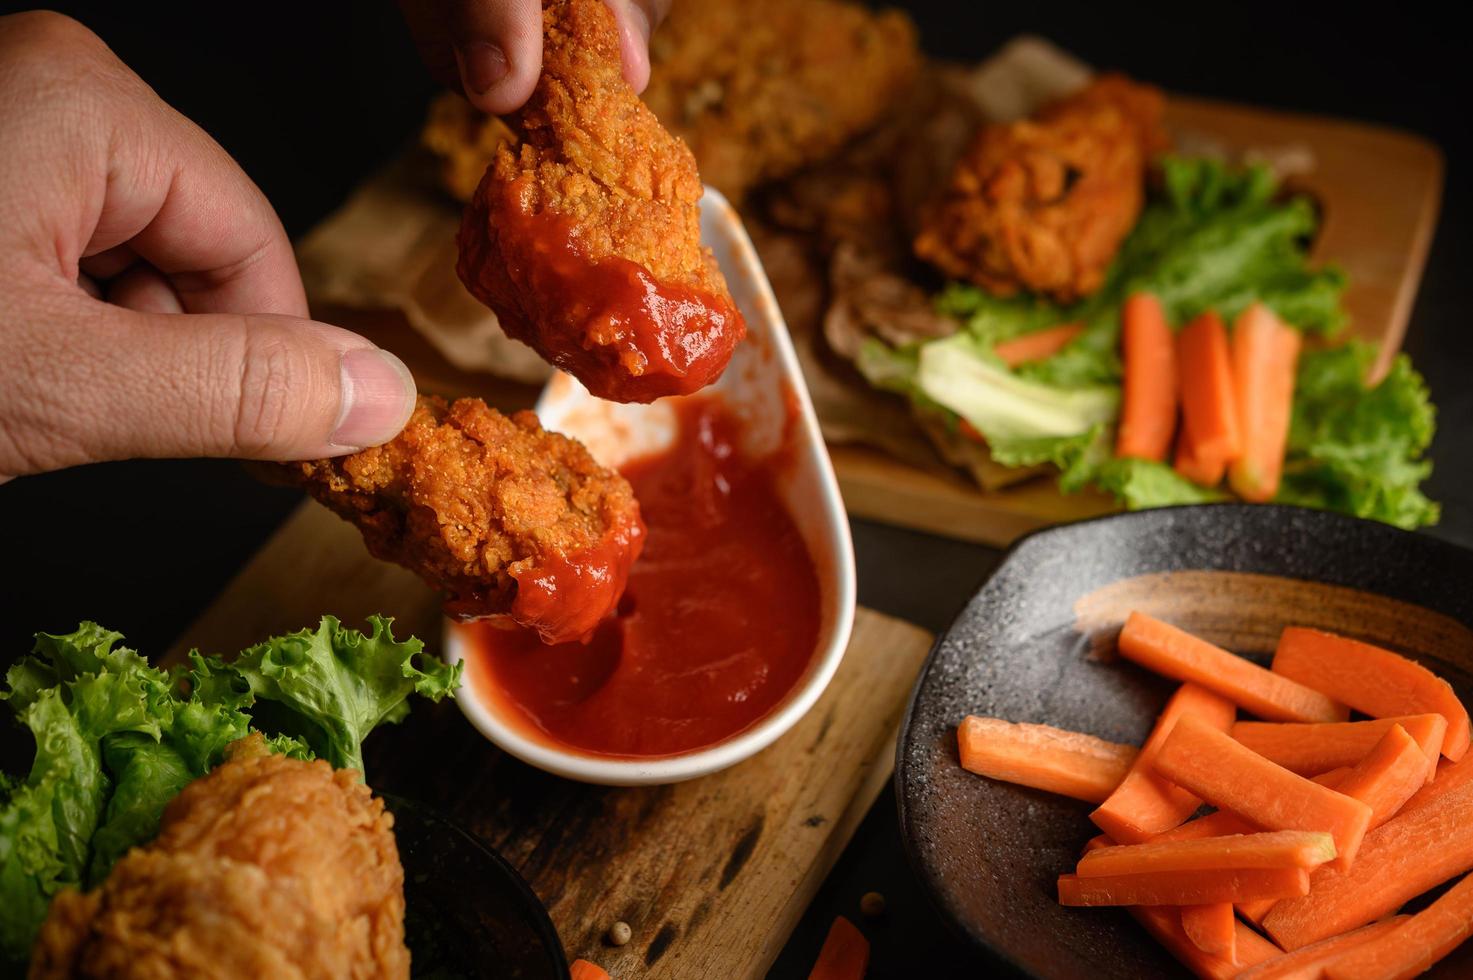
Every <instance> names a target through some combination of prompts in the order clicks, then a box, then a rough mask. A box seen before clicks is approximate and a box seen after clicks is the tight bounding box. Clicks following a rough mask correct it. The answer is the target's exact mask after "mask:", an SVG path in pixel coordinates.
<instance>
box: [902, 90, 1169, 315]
mask: <svg viewBox="0 0 1473 980" xmlns="http://www.w3.org/2000/svg"><path fill="white" fill-rule="evenodd" d="M1164 108H1165V100H1164V98H1163V97H1162V95H1161V92H1160V91H1159V90H1157V89H1154V88H1151V87H1149V86H1145V85H1139V84H1137V83H1135V82H1132V81H1130V80H1129V79H1126V78H1124V77H1122V76H1119V75H1104V76H1101V77H1100V78H1098V79H1096V80H1095V81H1094V82H1092V83H1090V84H1089V85H1088V86H1086V87H1085V88H1084V89H1083V90H1082V91H1080V92H1078V93H1076V94H1074V95H1071V96H1069V97H1068V98H1066V99H1062V100H1060V101H1058V102H1055V103H1054V104H1052V105H1049V106H1046V107H1044V108H1043V109H1042V110H1040V111H1039V112H1038V113H1037V114H1036V115H1035V116H1034V117H1033V118H1031V119H1025V120H1021V121H1019V122H1013V123H1005V124H999V125H991V126H985V127H983V129H982V130H981V132H979V133H978V135H977V137H976V139H975V140H974V141H973V143H972V145H971V147H970V148H969V149H968V150H967V152H966V153H965V155H963V157H962V159H961V160H960V161H959V162H958V163H957V165H956V169H955V170H954V171H953V172H952V176H951V180H950V182H949V183H948V185H947V187H946V189H945V191H944V192H943V193H942V195H941V197H940V199H939V200H938V201H937V202H936V204H935V206H934V207H933V208H932V209H931V211H930V213H929V214H928V215H927V217H926V219H925V222H924V224H923V227H922V228H921V231H920V233H919V234H918V235H917V236H916V238H915V253H916V255H917V256H919V257H920V258H922V259H924V260H926V261H928V262H930V263H931V264H933V265H934V266H936V268H938V269H940V270H941V271H942V272H944V273H945V274H946V275H948V276H952V277H955V278H959V279H967V280H970V281H971V282H974V283H976V284H977V285H979V286H981V287H982V288H983V289H986V290H987V291H988V292H991V293H994V294H996V295H999V296H1011V295H1013V294H1015V293H1017V292H1019V291H1027V292H1033V293H1039V294H1042V295H1046V296H1048V297H1050V298H1052V299H1054V300H1056V301H1058V302H1060V303H1070V302H1073V301H1075V300H1077V299H1079V298H1081V297H1083V296H1088V295H1089V294H1090V293H1092V292H1094V291H1095V290H1096V289H1098V288H1099V287H1100V286H1101V285H1102V284H1103V283H1104V280H1105V272H1106V271H1107V270H1108V268H1109V265H1110V262H1111V260H1113V259H1114V257H1115V253H1116V251H1117V250H1118V249H1119V247H1120V243H1121V242H1122V241H1124V239H1125V236H1126V235H1127V234H1129V232H1130V229H1131V228H1132V227H1133V226H1134V225H1135V222H1136V219H1137V218H1138V217H1140V213H1141V208H1142V207H1143V206H1144V203H1145V171H1146V164H1147V163H1148V161H1149V158H1150V156H1151V155H1152V154H1153V153H1155V152H1159V151H1160V150H1161V149H1164V148H1165V146H1166V145H1167V137H1166V132H1165V130H1164V128H1163V127H1162V123H1161V116H1162V112H1163V111H1164Z"/></svg>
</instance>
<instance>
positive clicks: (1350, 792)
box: [1322, 725, 1432, 827]
mask: <svg viewBox="0 0 1473 980" xmlns="http://www.w3.org/2000/svg"><path fill="white" fill-rule="evenodd" d="M1431 768H1432V764H1431V763H1430V762H1428V761H1427V754H1426V752H1425V751H1424V750H1423V748H1422V746H1420V745H1418V744H1417V742H1416V740H1415V739H1413V738H1412V737H1411V736H1410V735H1408V734H1407V731H1406V729H1405V728H1402V727H1401V726H1400V725H1393V726H1392V727H1391V730H1390V731H1388V732H1387V733H1386V734H1385V735H1384V736H1383V737H1382V738H1381V741H1379V742H1377V743H1376V747H1375V748H1373V749H1371V751H1370V752H1368V753H1367V754H1366V757H1365V758H1364V759H1362V760H1361V761H1360V762H1357V763H1356V764H1355V765H1354V766H1353V767H1352V768H1351V770H1350V772H1348V773H1346V774H1345V775H1344V776H1343V777H1340V778H1338V779H1336V780H1335V781H1334V782H1335V784H1336V785H1332V786H1330V788H1331V789H1333V790H1335V791H1336V792H1337V793H1344V794H1345V795H1346V796H1348V797H1350V798H1351V799H1353V800H1360V801H1361V802H1362V803H1364V804H1366V805H1367V806H1369V807H1370V808H1371V826H1372V827H1379V826H1381V825H1382V824H1383V823H1385V822H1386V821H1388V820H1390V819H1391V818H1392V817H1394V816H1396V814H1397V813H1398V812H1399V811H1400V810H1401V808H1402V806H1403V805H1405V804H1406V801H1407V800H1409V799H1411V798H1412V796H1413V795H1414V794H1415V793H1416V792H1417V791H1418V790H1419V789H1421V788H1422V787H1423V786H1425V785H1426V784H1427V771H1428V770H1429V769H1431ZM1322 785H1323V784H1322Z"/></svg>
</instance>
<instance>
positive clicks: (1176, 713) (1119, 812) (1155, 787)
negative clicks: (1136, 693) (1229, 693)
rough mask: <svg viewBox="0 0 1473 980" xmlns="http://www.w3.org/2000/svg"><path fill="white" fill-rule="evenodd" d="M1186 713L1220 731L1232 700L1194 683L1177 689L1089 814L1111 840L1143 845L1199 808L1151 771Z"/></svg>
mask: <svg viewBox="0 0 1473 980" xmlns="http://www.w3.org/2000/svg"><path fill="white" fill-rule="evenodd" d="M1185 714H1191V715H1195V716H1196V717H1198V718H1201V719H1202V720H1203V721H1206V722H1207V723H1208V724H1210V725H1212V726H1214V727H1216V728H1220V729H1223V730H1224V731H1225V730H1227V728H1228V727H1229V726H1230V725H1232V723H1233V714H1234V708H1233V704H1232V702H1231V701H1228V700H1226V699H1224V698H1222V697H1220V696H1218V695H1216V694H1213V693H1212V692H1211V691H1209V690H1207V689H1206V688H1204V687H1200V686H1198V685H1196V684H1183V685H1182V686H1181V687H1179V688H1177V691H1176V693H1175V694H1173V695H1172V696H1171V700H1170V701H1167V702H1166V707H1165V709H1164V710H1162V712H1161V717H1160V718H1158V719H1157V720H1156V727H1155V728H1153V729H1152V730H1151V737H1150V738H1148V739H1146V744H1145V745H1143V746H1141V752H1140V755H1138V756H1136V759H1135V764H1134V765H1133V766H1131V768H1130V773H1129V774H1128V775H1127V776H1126V777H1125V779H1124V780H1122V781H1121V783H1120V785H1119V786H1117V787H1116V788H1115V791H1114V792H1113V793H1111V794H1110V795H1109V797H1107V798H1106V799H1105V802H1103V803H1101V804H1100V806H1099V808H1098V809H1097V810H1095V811H1094V812H1093V813H1091V814H1090V815H1089V818H1090V819H1091V820H1093V821H1094V822H1095V825H1096V826H1098V827H1099V828H1100V829H1101V830H1103V831H1104V832H1105V833H1106V834H1108V835H1109V836H1110V837H1111V839H1112V840H1114V841H1116V842H1118V843H1121V844H1139V843H1142V842H1143V841H1146V840H1149V839H1150V838H1151V837H1153V836H1154V835H1156V834H1159V833H1161V832H1162V831H1164V830H1170V829H1171V828H1172V827H1175V826H1176V825H1177V824H1179V823H1181V822H1182V821H1183V820H1185V819H1186V818H1187V817H1190V816H1191V815H1192V814H1193V813H1195V812H1197V808H1198V807H1199V806H1201V805H1202V801H1201V800H1199V799H1197V798H1196V797H1195V796H1193V795H1192V794H1191V793H1188V792H1187V791H1186V790H1184V789H1182V788H1181V787H1180V786H1173V785H1172V784H1171V783H1169V782H1167V781H1166V780H1164V779H1162V778H1161V777H1160V776H1158V775H1156V773H1155V772H1154V771H1153V770H1152V767H1151V763H1152V760H1153V759H1155V758H1156V753H1157V752H1159V751H1160V750H1161V743H1162V742H1164V741H1166V736H1167V735H1169V734H1171V729H1172V727H1173V726H1175V725H1176V720H1177V719H1178V718H1180V717H1181V716H1182V715H1185Z"/></svg>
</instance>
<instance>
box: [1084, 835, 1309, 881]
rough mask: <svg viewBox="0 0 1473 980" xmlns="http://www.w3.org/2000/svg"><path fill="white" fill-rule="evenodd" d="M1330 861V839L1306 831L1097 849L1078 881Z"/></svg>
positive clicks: (1086, 858)
mask: <svg viewBox="0 0 1473 980" xmlns="http://www.w3.org/2000/svg"><path fill="white" fill-rule="evenodd" d="M1334 857H1335V842H1334V841H1333V840H1332V839H1331V838H1330V835H1329V834H1326V833H1319V832H1316V831H1305V830H1280V831H1268V832H1265V833H1258V834H1232V835H1230V836H1227V837H1206V838H1202V839H1200V840H1180V841H1151V842H1150V843H1147V844H1122V845H1120V846H1119V847H1102V848H1100V849H1098V850H1095V851H1091V852H1090V853H1088V854H1086V855H1084V857H1082V858H1080V859H1079V867H1078V869H1077V871H1078V874H1079V877H1081V878H1099V877H1105V876H1110V875H1131V874H1147V873H1150V872H1156V871H1235V870H1246V869H1250V868H1317V867H1319V866H1320V865H1322V864H1324V863H1325V862H1326V861H1330V860H1333V859H1334Z"/></svg>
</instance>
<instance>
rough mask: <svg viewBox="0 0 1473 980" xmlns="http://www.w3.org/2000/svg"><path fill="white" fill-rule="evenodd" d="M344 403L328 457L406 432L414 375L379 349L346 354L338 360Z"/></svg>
mask: <svg viewBox="0 0 1473 980" xmlns="http://www.w3.org/2000/svg"><path fill="white" fill-rule="evenodd" d="M339 374H340V382H341V389H342V401H341V403H340V406H339V409H338V417H337V421H336V423H335V424H334V426H333V433H332V435H331V436H330V437H329V443H330V451H329V452H328V455H331V456H337V455H342V454H344V453H351V452H357V451H358V450H360V449H363V448H365V447H367V446H380V445H383V444H384V443H386V442H388V441H389V440H390V439H392V438H394V437H395V436H397V435H398V434H399V433H400V432H401V431H403V429H404V426H405V424H406V423H407V422H408V421H409V416H410V415H412V414H413V413H414V406H415V402H416V400H417V398H418V392H417V389H416V387H415V384H414V375H413V374H411V373H410V371H409V368H408V367H407V366H406V365H405V364H404V362H403V361H401V360H400V359H399V358H398V357H396V356H395V355H394V354H393V352H391V351H387V350H384V349H382V348H379V347H358V348H354V349H352V350H347V351H344V352H343V354H342V358H341V360H340V361H339Z"/></svg>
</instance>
